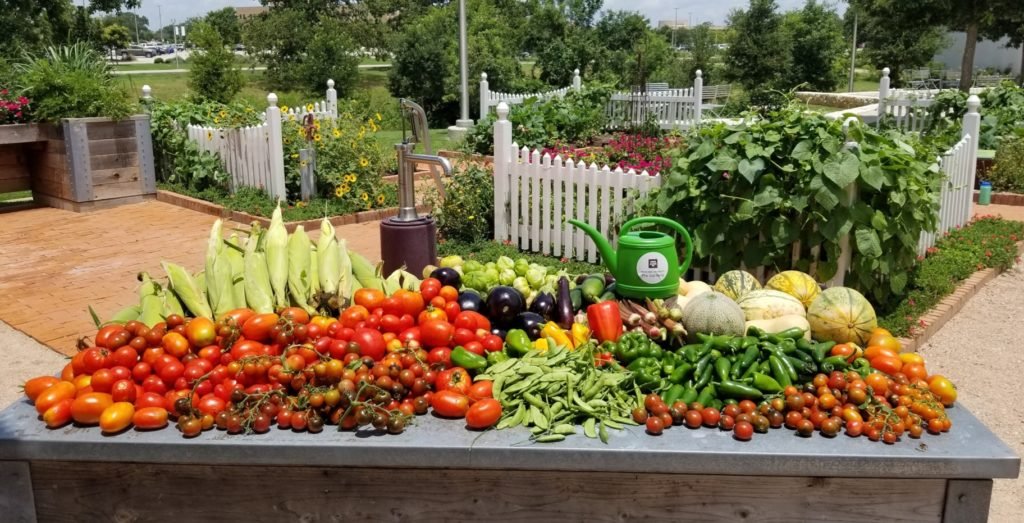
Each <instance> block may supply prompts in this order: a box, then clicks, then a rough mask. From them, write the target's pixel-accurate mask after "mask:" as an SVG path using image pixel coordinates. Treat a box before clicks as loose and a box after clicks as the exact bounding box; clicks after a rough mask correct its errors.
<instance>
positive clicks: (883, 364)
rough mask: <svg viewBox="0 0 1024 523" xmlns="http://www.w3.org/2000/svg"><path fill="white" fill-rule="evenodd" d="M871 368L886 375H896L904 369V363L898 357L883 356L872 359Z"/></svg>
mask: <svg viewBox="0 0 1024 523" xmlns="http://www.w3.org/2000/svg"><path fill="white" fill-rule="evenodd" d="M871 367H873V368H875V369H878V370H880V371H882V372H884V373H886V374H896V373H897V372H899V371H900V369H902V368H903V362H902V361H900V359H899V357H897V356H892V355H888V354H883V355H881V356H875V357H874V358H872V359H871Z"/></svg>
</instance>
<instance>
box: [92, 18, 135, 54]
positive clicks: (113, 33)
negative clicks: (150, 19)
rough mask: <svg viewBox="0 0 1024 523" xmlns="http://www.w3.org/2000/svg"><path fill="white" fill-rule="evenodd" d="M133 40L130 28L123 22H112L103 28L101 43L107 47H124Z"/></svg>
mask: <svg viewBox="0 0 1024 523" xmlns="http://www.w3.org/2000/svg"><path fill="white" fill-rule="evenodd" d="M131 42H132V36H131V33H130V32H128V28H127V27H125V26H123V25H121V24H111V25H108V26H106V27H104V28H103V32H102V33H101V34H100V43H102V44H103V47H106V48H107V49H123V48H125V47H127V46H128V44H130V43H131Z"/></svg>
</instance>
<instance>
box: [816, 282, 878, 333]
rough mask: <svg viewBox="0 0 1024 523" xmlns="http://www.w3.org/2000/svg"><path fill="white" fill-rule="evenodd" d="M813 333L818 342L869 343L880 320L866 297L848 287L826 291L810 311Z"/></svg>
mask: <svg viewBox="0 0 1024 523" xmlns="http://www.w3.org/2000/svg"><path fill="white" fill-rule="evenodd" d="M807 319H808V321H809V322H810V324H811V334H812V335H813V336H814V339H816V340H818V341H826V340H831V341H834V342H836V343H848V342H854V343H857V344H860V345H865V344H867V341H868V340H869V339H870V338H871V331H872V330H874V329H875V327H878V319H877V318H876V316H875V309H874V307H872V306H871V302H869V301H868V300H867V298H865V297H864V295H863V294H861V293H859V292H857V291H855V290H853V289H850V288H847V287H832V288H830V289H825V290H824V291H823V292H822V293H821V295H820V296H818V298H817V299H815V300H814V302H813V303H811V307H810V309H808V311H807Z"/></svg>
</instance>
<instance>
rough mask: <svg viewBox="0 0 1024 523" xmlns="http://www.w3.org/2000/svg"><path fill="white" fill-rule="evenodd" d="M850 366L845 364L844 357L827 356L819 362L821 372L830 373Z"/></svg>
mask: <svg viewBox="0 0 1024 523" xmlns="http://www.w3.org/2000/svg"><path fill="white" fill-rule="evenodd" d="M849 366H850V364H849V363H847V361H846V357H845V356H829V357H828V358H825V359H824V360H822V362H821V370H822V371H823V372H832V371H834V370H846V368H847V367H849Z"/></svg>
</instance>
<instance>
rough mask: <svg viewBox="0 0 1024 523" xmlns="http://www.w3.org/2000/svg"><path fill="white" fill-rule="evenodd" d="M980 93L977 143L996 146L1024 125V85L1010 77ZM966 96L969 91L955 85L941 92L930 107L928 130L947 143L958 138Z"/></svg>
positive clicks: (965, 107)
mask: <svg viewBox="0 0 1024 523" xmlns="http://www.w3.org/2000/svg"><path fill="white" fill-rule="evenodd" d="M978 96H979V98H980V99H981V131H980V134H981V137H980V141H979V142H978V147H980V148H982V149H997V148H998V147H999V144H1000V141H1001V140H1002V139H1003V138H1004V137H1006V136H1011V135H1013V134H1014V131H1015V130H1016V129H1020V128H1022V127H1024V88H1022V87H1018V86H1017V85H1015V84H1014V83H1013V82H1011V81H1004V82H1003V83H1001V84H1000V85H998V86H996V87H992V88H990V89H986V90H985V91H983V92H982V93H981V94H980V95H978ZM967 97H968V95H967V93H965V92H963V91H958V90H955V89H946V90H943V91H942V92H940V93H939V94H938V95H937V96H936V97H935V102H933V103H932V105H931V107H930V108H929V113H930V114H929V115H928V116H929V120H928V128H927V129H925V134H926V135H928V136H930V137H931V138H932V139H933V140H935V141H936V142H938V143H943V144H946V145H952V144H954V143H956V142H957V141H959V140H960V133H961V129H962V127H963V118H964V114H966V113H967Z"/></svg>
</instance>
